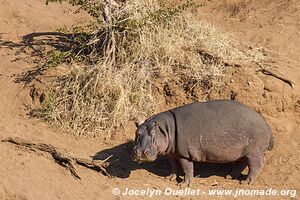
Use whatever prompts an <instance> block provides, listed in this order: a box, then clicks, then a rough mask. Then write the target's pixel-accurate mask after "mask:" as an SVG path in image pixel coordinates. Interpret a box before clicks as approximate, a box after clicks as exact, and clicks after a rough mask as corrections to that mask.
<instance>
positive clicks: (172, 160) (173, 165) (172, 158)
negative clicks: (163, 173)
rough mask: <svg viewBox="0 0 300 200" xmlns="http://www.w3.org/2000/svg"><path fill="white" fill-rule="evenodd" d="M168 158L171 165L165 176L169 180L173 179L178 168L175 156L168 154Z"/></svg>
mask: <svg viewBox="0 0 300 200" xmlns="http://www.w3.org/2000/svg"><path fill="white" fill-rule="evenodd" d="M168 160H169V163H170V165H171V174H170V175H169V176H167V177H166V178H167V179H169V180H170V181H175V180H176V178H177V174H178V170H179V164H178V161H177V158H176V157H175V156H174V155H169V156H168Z"/></svg>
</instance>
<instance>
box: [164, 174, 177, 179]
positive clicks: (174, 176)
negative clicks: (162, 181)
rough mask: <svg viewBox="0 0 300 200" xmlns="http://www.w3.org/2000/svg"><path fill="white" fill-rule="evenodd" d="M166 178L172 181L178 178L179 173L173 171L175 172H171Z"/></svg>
mask: <svg viewBox="0 0 300 200" xmlns="http://www.w3.org/2000/svg"><path fill="white" fill-rule="evenodd" d="M165 178H166V179H168V180H170V181H175V180H176V178H177V174H175V173H173V174H170V175H169V176H166V177H165Z"/></svg>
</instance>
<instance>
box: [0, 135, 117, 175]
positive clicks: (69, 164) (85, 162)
mask: <svg viewBox="0 0 300 200" xmlns="http://www.w3.org/2000/svg"><path fill="white" fill-rule="evenodd" d="M1 142H9V143H13V144H15V145H18V146H23V147H27V148H29V149H32V150H40V151H43V152H47V153H49V154H51V155H52V157H53V159H54V160H55V161H56V162H57V163H59V164H60V165H61V166H64V167H65V168H67V169H69V170H70V172H71V174H72V176H73V177H74V178H75V179H81V178H80V176H79V175H78V174H77V172H76V168H75V167H74V164H75V163H76V164H79V165H81V166H84V167H87V168H89V169H92V170H96V171H98V172H99V171H101V172H102V173H104V174H105V175H107V176H108V177H110V178H111V175H110V174H109V173H108V172H107V171H106V168H107V167H108V166H109V162H107V160H108V159H109V158H111V156H110V157H108V158H106V159H105V160H91V159H84V158H77V157H74V156H70V155H66V154H63V153H61V152H59V151H58V150H57V149H56V148H55V147H54V146H52V145H51V144H44V143H33V142H27V141H25V140H23V139H20V138H18V137H17V138H11V137H9V138H6V139H4V140H1Z"/></svg>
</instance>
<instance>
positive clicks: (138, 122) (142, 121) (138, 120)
mask: <svg viewBox="0 0 300 200" xmlns="http://www.w3.org/2000/svg"><path fill="white" fill-rule="evenodd" d="M134 123H135V126H136V127H137V128H138V127H139V126H140V125H141V124H142V123H144V120H142V119H137V120H136V121H135V122H134Z"/></svg>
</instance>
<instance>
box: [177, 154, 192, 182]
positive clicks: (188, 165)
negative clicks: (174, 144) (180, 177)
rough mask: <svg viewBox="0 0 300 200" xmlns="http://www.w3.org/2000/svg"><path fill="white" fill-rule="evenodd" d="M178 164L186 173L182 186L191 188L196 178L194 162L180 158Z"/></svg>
mask: <svg viewBox="0 0 300 200" xmlns="http://www.w3.org/2000/svg"><path fill="white" fill-rule="evenodd" d="M178 162H179V163H180V165H181V167H182V169H183V172H184V181H183V182H181V183H180V184H179V185H180V186H190V185H191V183H192V180H193V177H194V164H193V161H189V160H187V159H185V158H179V159H178Z"/></svg>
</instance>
